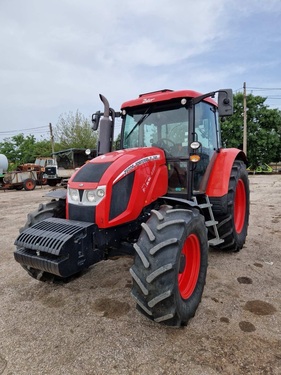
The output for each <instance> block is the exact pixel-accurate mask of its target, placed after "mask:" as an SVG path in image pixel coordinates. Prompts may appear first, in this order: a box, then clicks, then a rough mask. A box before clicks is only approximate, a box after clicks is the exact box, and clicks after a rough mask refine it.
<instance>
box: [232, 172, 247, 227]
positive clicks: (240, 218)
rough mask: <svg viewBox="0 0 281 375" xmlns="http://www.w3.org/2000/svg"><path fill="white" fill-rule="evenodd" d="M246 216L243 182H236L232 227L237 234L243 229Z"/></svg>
mask: <svg viewBox="0 0 281 375" xmlns="http://www.w3.org/2000/svg"><path fill="white" fill-rule="evenodd" d="M245 214H246V191H245V185H244V182H243V181H242V180H241V179H240V180H238V183H237V186H236V193H235V200H234V225H235V229H236V232H237V233H240V232H241V231H242V229H243V226H244V222H245Z"/></svg>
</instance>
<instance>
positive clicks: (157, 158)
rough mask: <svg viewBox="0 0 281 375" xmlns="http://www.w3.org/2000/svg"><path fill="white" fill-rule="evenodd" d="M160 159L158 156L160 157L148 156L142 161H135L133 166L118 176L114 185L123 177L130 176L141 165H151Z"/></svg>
mask: <svg viewBox="0 0 281 375" xmlns="http://www.w3.org/2000/svg"><path fill="white" fill-rule="evenodd" d="M159 159H160V155H159V154H158V155H150V156H146V157H145V158H142V159H139V160H137V161H135V162H134V163H132V164H131V165H129V166H128V167H127V168H126V169H124V171H123V172H121V173H120V174H119V176H117V178H115V180H114V181H113V183H114V184H115V183H116V182H117V181H118V180H120V179H121V178H122V177H124V176H126V175H127V174H129V173H130V172H132V171H133V170H135V169H136V168H137V167H139V166H140V165H143V164H146V163H149V162H150V161H154V160H159Z"/></svg>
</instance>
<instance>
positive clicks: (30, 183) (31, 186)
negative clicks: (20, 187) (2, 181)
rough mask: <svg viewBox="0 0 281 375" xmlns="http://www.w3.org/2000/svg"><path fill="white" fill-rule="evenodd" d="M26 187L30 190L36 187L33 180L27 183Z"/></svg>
mask: <svg viewBox="0 0 281 375" xmlns="http://www.w3.org/2000/svg"><path fill="white" fill-rule="evenodd" d="M26 187H27V189H28V190H32V189H33V187H34V183H33V182H32V181H28V182H27V184H26Z"/></svg>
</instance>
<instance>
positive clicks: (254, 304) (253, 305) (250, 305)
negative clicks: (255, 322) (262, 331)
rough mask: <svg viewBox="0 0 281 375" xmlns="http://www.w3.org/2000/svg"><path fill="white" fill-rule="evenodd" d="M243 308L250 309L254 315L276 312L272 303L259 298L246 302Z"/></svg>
mask: <svg viewBox="0 0 281 375" xmlns="http://www.w3.org/2000/svg"><path fill="white" fill-rule="evenodd" d="M244 310H247V311H250V312H251V313H252V314H255V315H273V314H274V313H275V312H276V308H275V307H274V306H273V305H271V304H270V303H267V302H264V301H260V300H253V301H248V302H246V304H245V306H244Z"/></svg>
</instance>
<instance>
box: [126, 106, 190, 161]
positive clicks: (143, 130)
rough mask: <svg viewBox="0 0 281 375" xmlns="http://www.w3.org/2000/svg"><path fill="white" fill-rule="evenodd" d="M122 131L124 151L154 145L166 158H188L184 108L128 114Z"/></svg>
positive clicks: (186, 114) (185, 109)
mask: <svg viewBox="0 0 281 375" xmlns="http://www.w3.org/2000/svg"><path fill="white" fill-rule="evenodd" d="M123 129H124V130H123V148H133V147H151V146H156V147H160V148H163V149H164V151H166V153H167V156H170V157H187V149H188V147H187V146H188V110H187V108H185V107H183V106H181V107H179V106H177V107H174V108H170V109H163V110H161V108H160V109H159V108H153V109H152V108H150V107H147V108H146V109H145V110H144V109H143V108H141V109H138V110H136V109H134V110H133V111H132V112H130V111H128V113H127V114H126V117H125V119H124V127H123Z"/></svg>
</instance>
